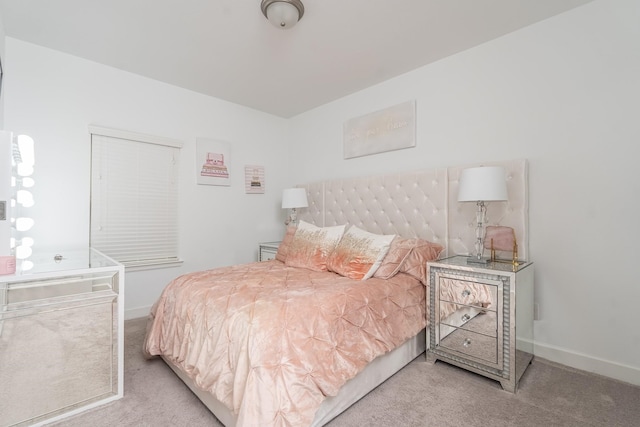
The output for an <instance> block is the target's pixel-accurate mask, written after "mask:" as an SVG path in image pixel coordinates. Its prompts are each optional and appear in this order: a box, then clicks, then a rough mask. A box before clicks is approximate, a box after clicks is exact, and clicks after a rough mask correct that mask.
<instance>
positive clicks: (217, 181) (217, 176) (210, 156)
mask: <svg viewBox="0 0 640 427" xmlns="http://www.w3.org/2000/svg"><path fill="white" fill-rule="evenodd" d="M229 169H230V163H229V143H228V142H226V141H218V140H215V139H209V138H196V182H197V183H198V184H202V185H225V186H230V185H231V180H230V175H229Z"/></svg>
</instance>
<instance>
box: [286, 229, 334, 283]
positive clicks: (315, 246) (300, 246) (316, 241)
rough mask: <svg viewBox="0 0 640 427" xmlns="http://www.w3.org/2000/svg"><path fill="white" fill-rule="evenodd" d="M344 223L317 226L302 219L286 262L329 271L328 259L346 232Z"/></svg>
mask: <svg viewBox="0 0 640 427" xmlns="http://www.w3.org/2000/svg"><path fill="white" fill-rule="evenodd" d="M344 227H345V226H344V225H338V226H335V227H324V228H320V227H316V226H315V225H312V224H309V223H306V222H304V221H300V223H299V224H298V229H297V230H296V233H295V234H294V235H293V240H292V241H291V245H289V253H288V254H287V259H286V261H285V264H286V265H288V266H290V267H302V268H307V269H309V270H315V271H327V259H328V258H329V255H330V254H331V252H333V250H334V248H335V247H336V245H337V244H338V241H340V238H341V237H342V234H343V233H344Z"/></svg>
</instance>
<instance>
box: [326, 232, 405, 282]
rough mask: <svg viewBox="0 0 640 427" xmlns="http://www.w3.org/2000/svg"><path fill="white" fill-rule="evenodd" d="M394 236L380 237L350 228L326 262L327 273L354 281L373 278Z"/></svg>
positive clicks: (379, 235)
mask: <svg viewBox="0 0 640 427" xmlns="http://www.w3.org/2000/svg"><path fill="white" fill-rule="evenodd" d="M394 237H395V234H391V235H381V234H373V233H369V232H368V231H364V230H362V229H360V228H358V227H355V226H351V227H349V229H348V230H347V232H346V233H344V236H342V239H340V242H339V243H338V246H336V248H335V249H334V250H333V252H332V253H331V255H329V259H328V260H327V267H328V269H329V271H334V272H336V273H338V274H339V275H341V276H344V277H348V278H350V279H354V280H366V279H368V278H369V277H371V276H373V274H374V273H375V272H376V270H377V269H378V267H379V266H380V263H381V262H382V259H383V258H384V256H385V255H386V254H387V252H388V251H389V246H391V242H392V241H393V238H394Z"/></svg>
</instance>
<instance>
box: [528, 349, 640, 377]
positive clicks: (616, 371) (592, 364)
mask: <svg viewBox="0 0 640 427" xmlns="http://www.w3.org/2000/svg"><path fill="white" fill-rule="evenodd" d="M533 353H534V354H535V355H536V356H539V357H541V358H543V359H547V360H550V361H552V362H556V363H560V364H561V365H566V366H570V367H572V368H575V369H580V370H582V371H587V372H592V373H594V374H598V375H603V376H605V377H609V378H614V379H616V380H620V381H624V382H626V383H630V384H633V385H639V386H640V368H637V367H634V366H628V365H623V364H620V363H617V362H612V361H610V360H604V359H599V358H597V357H593V356H589V355H587V354H583V353H578V352H575V351H571V350H567V349H566V348H561V347H556V346H553V345H550V344H541V343H539V342H536V343H535V344H534V350H533Z"/></svg>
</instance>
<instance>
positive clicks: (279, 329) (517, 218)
mask: <svg viewBox="0 0 640 427" xmlns="http://www.w3.org/2000/svg"><path fill="white" fill-rule="evenodd" d="M500 164H503V165H504V166H505V167H506V168H507V170H508V173H509V176H511V179H510V180H509V181H508V187H509V191H510V194H512V193H513V194H518V195H521V194H522V195H523V196H522V197H520V196H519V197H518V198H517V200H518V202H517V203H513V204H512V205H510V206H506V207H505V206H496V207H494V211H493V212H492V211H491V210H489V212H490V213H491V216H489V218H490V219H491V218H492V217H493V215H494V214H495V216H496V217H499V218H500V223H501V224H503V225H509V226H512V227H514V229H516V233H517V235H518V236H519V239H520V241H521V242H526V162H525V161H513V162H506V163H500ZM459 170H461V168H442V169H434V170H429V171H420V172H415V173H406V174H399V175H392V176H378V177H370V178H354V179H346V180H338V181H327V182H321V183H313V184H308V185H305V186H303V187H304V188H306V190H307V194H308V198H309V202H310V203H309V205H310V206H309V208H308V209H307V210H306V211H305V212H302V215H300V218H301V223H300V225H299V227H298V230H297V231H296V230H293V231H291V229H288V230H287V233H286V234H285V236H284V240H283V244H282V245H281V248H280V249H279V256H278V257H277V259H275V260H271V261H266V262H261V263H249V264H244V265H236V266H229V267H222V268H217V269H214V270H208V271H202V272H194V273H189V274H186V275H183V276H181V277H179V278H176V279H175V280H174V281H172V282H171V283H170V284H169V285H168V286H167V287H166V288H165V290H164V292H163V294H162V296H161V297H160V299H159V300H158V301H157V302H156V304H155V305H154V307H153V309H152V312H151V315H150V318H149V322H148V327H147V336H146V338H145V345H144V351H145V354H146V355H147V356H148V357H153V356H160V357H162V358H163V359H164V360H165V362H166V363H167V364H168V365H169V366H170V367H171V368H172V369H173V370H174V371H175V372H176V374H177V375H178V376H179V377H180V378H181V379H182V380H183V381H184V382H185V383H186V384H187V385H188V386H189V387H190V388H191V390H192V391H193V392H194V393H195V394H196V395H197V396H198V397H199V398H200V399H201V400H202V401H203V402H204V403H205V405H206V406H207V407H208V408H209V409H210V410H211V411H212V412H213V413H214V415H215V416H216V417H217V418H218V419H219V420H220V422H222V423H223V424H224V425H226V426H234V425H238V426H247V425H273V426H287V425H295V426H298V425H301V426H302V425H313V426H316V425H324V424H326V423H327V422H329V421H330V420H331V419H333V418H334V417H335V416H336V415H338V414H339V413H341V412H342V411H344V410H345V409H346V408H348V407H349V406H350V405H351V404H353V403H354V402H355V401H357V400H358V399H360V398H361V397H362V396H364V395H365V394H366V393H368V392H369V391H370V390H372V389H373V388H375V387H376V386H378V385H379V384H380V383H382V382H383V381H384V380H385V379H387V378H388V377H390V376H391V375H393V374H394V373H395V372H397V371H398V370H399V369H401V368H402V367H404V366H405V365H406V364H407V363H409V362H410V361H411V360H413V359H414V358H416V357H417V356H419V355H420V354H422V353H423V352H424V351H425V347H426V342H427V341H428V340H427V337H426V332H425V326H426V319H427V318H428V315H427V313H426V303H425V301H426V286H425V284H426V277H427V271H426V261H427V260H429V258H431V259H434V258H433V257H434V256H435V257H436V258H437V257H438V256H440V257H442V256H447V255H449V254H453V253H466V252H464V251H467V249H466V248H467V247H473V239H474V235H473V224H469V218H473V210H474V206H472V207H471V209H470V214H469V215H468V216H467V217H466V218H464V216H465V215H467V213H466V212H460V210H459V209H458V208H457V206H456V207H455V208H454V210H455V212H451V211H452V210H451V209H450V206H449V204H450V203H449V200H451V198H450V197H449V195H450V192H451V191H452V188H455V185H456V183H457V175H458V173H459ZM455 205H456V204H454V205H452V206H455ZM490 208H491V206H490ZM457 218H459V219H462V218H464V219H462V220H461V221H458V223H456V221H457ZM303 224H306V225H304V227H303V226H302V225H303ZM456 224H457V225H456ZM314 227H315V228H314ZM301 228H305V229H306V230H307V231H308V233H310V234H313V233H316V234H317V233H319V232H320V231H317V230H321V232H322V233H325V234H332V233H333V234H335V235H337V234H338V232H337V231H335V230H337V229H341V231H340V233H339V237H338V238H337V239H335V236H333V235H332V236H333V237H332V238H327V239H325V238H324V237H326V236H324V237H323V239H320V241H314V240H313V239H311V242H310V241H309V239H307V241H304V242H303V243H305V244H306V245H307V246H310V245H311V246H314V245H316V246H317V245H319V246H322V244H327V245H329V246H327V247H331V245H330V244H331V242H332V241H333V240H335V242H333V245H334V246H333V249H332V250H327V249H326V248H323V250H315V252H314V253H315V255H310V256H306V258H305V255H304V254H305V251H304V250H301V246H299V244H300V241H301V239H299V238H298V237H299V236H300V234H303V233H302V232H301V231H300V229H301ZM467 228H470V229H471V230H470V232H469V230H467ZM353 230H355V231H353ZM356 232H358V233H365V234H366V236H365V237H367V238H368V237H369V236H370V235H376V236H386V238H387V240H386V241H385V242H386V243H385V244H386V248H384V246H385V245H384V244H382V243H380V242H377V243H378V246H383V248H382V249H381V250H380V251H378V252H376V251H373V252H375V254H374V255H376V256H377V257H376V256H374V257H373V258H371V260H370V261H371V262H370V263H369V264H367V263H364V264H365V267H364V268H362V264H363V263H362V262H359V263H357V267H356V268H353V265H354V264H353V263H352V261H353V258H351V259H350V260H349V259H347V260H346V261H345V259H343V258H344V257H337V256H336V255H335V254H336V253H338V252H340V251H339V250H338V249H339V248H340V245H341V242H345V241H346V240H349V239H345V237H344V236H347V235H349V233H351V237H353V236H361V235H360V234H354V233H356ZM367 233H368V234H367ZM354 238H355V237H354ZM332 239H333V240H332ZM373 240H376V241H378V240H380V239H378V238H377V237H376V238H373ZM327 241H328V242H329V243H327ZM285 242H286V244H285ZM318 242H320V243H318ZM296 245H298V246H296ZM344 246H345V247H348V248H350V249H349V251H350V252H354V250H353V246H354V245H351V246H349V245H344ZM355 246H358V245H355ZM302 248H304V247H302ZM314 248H315V246H314ZM452 248H456V249H455V252H453V253H450V251H451V250H452ZM281 249H282V250H281ZM343 249H344V248H343ZM369 249H370V248H369ZM521 250H522V251H523V252H524V253H526V244H523V245H522V249H521ZM461 251H462V252H461ZM287 252H288V253H287ZM355 252H357V250H356V251H355ZM381 252H382V253H383V255H380V253H381ZM292 254H293V255H292ZM318 254H322V257H320V258H319V257H318ZM350 255H353V253H350ZM323 257H324V258H323ZM356 258H357V257H356ZM336 259H337V260H336ZM374 259H375V261H374ZM301 260H302V261H301ZM310 260H311V261H310ZM323 262H324V269H323V268H322V266H323ZM305 263H311V264H310V265H308V264H305ZM375 263H377V265H376V266H375V269H374V268H373V264H375ZM370 264H371V268H370V267H369V265H370ZM316 267H317V268H316ZM328 270H333V271H328ZM356 270H357V271H356ZM360 270H362V271H360ZM372 270H373V271H372ZM354 271H355V272H354ZM369 273H370V274H371V277H368V278H366V280H360V279H362V278H363V277H362V274H364V275H368V274H369ZM471 298H474V302H477V303H480V304H486V305H488V304H491V300H490V298H489V296H487V295H482V294H481V292H478V293H475V294H474V295H472V296H471ZM450 314H451V313H443V314H442V316H447V315H450Z"/></svg>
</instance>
